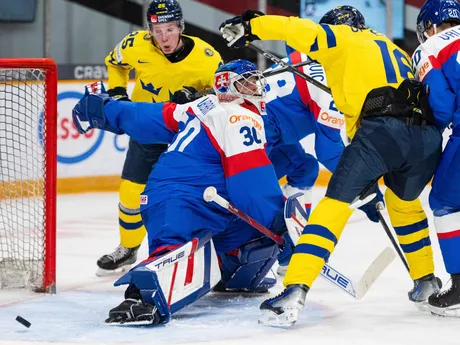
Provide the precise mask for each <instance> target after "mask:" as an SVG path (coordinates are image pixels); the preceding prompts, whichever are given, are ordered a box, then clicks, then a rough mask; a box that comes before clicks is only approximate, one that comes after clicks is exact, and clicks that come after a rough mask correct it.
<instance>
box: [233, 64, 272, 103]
mask: <svg viewBox="0 0 460 345" xmlns="http://www.w3.org/2000/svg"><path fill="white" fill-rule="evenodd" d="M233 85H234V86H235V89H236V91H238V92H239V93H241V94H242V95H245V96H251V97H260V98H263V97H265V88H266V85H267V82H266V80H265V77H264V76H263V74H262V72H261V71H252V72H248V73H245V74H243V75H240V76H238V79H237V80H235V81H234V84H233Z"/></svg>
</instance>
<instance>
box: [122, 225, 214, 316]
mask: <svg viewBox="0 0 460 345" xmlns="http://www.w3.org/2000/svg"><path fill="white" fill-rule="evenodd" d="M211 235H212V234H211V233H210V232H207V233H205V234H203V235H201V236H199V237H197V238H194V239H193V240H191V241H190V242H187V243H186V244H184V245H182V246H180V247H177V248H176V249H174V250H172V251H170V252H168V253H166V254H164V255H161V256H159V257H158V256H156V257H150V258H148V259H147V260H145V261H143V262H141V263H140V264H139V265H137V266H136V267H134V268H133V269H131V271H129V272H128V273H127V274H125V275H124V276H123V277H121V278H120V279H118V280H117V281H116V282H115V284H114V285H115V286H118V285H124V284H134V285H135V286H136V287H137V288H138V289H139V290H140V294H141V297H142V301H143V302H144V303H149V304H152V305H155V306H156V307H157V309H158V311H159V313H160V315H161V319H162V320H161V322H162V323H167V322H168V321H169V319H170V317H171V314H173V313H175V312H177V311H178V310H180V309H182V308H183V307H185V306H187V305H189V304H191V303H193V302H195V301H196V300H197V299H199V298H200V297H202V296H203V295H205V294H207V293H208V292H209V291H211V289H212V288H213V287H214V286H215V285H216V284H217V283H218V282H219V281H220V278H221V277H220V269H219V263H218V260H217V255H216V251H215V249H214V244H213V242H212V236H211Z"/></svg>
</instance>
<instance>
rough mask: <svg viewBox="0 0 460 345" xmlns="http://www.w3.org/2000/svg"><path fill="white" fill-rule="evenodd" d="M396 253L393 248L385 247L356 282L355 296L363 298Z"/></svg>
mask: <svg viewBox="0 0 460 345" xmlns="http://www.w3.org/2000/svg"><path fill="white" fill-rule="evenodd" d="M395 257H396V254H395V252H394V250H393V249H391V248H390V247H386V248H385V249H384V250H383V251H382V252H381V253H380V254H379V255H378V256H377V257H376V258H375V260H374V261H373V262H372V263H371V264H370V266H369V267H368V268H367V270H366V272H364V274H363V276H362V278H361V280H360V281H359V282H358V283H357V284H356V286H355V287H354V288H355V298H356V299H361V298H363V297H364V296H365V295H366V293H367V291H369V289H370V287H371V286H372V284H374V282H375V281H376V280H377V278H378V277H379V276H380V275H381V274H382V272H383V271H385V269H386V268H387V267H388V266H389V265H390V264H391V262H392V261H393V260H394V259H395Z"/></svg>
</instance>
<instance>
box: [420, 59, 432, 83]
mask: <svg viewBox="0 0 460 345" xmlns="http://www.w3.org/2000/svg"><path fill="white" fill-rule="evenodd" d="M428 68H430V63H429V62H428V61H427V62H425V63H424V64H423V66H421V67H420V69H419V71H418V77H419V79H420V80H422V79H423V77H424V76H425V74H426V72H427V71H428Z"/></svg>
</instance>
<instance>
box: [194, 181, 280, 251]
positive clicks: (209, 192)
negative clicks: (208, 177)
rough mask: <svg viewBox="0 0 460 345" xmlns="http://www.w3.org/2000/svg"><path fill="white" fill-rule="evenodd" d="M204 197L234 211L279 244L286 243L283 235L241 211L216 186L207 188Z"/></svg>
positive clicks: (207, 200)
mask: <svg viewBox="0 0 460 345" xmlns="http://www.w3.org/2000/svg"><path fill="white" fill-rule="evenodd" d="M203 198H204V200H205V201H206V202H211V201H214V202H215V203H216V204H217V205H219V206H220V207H222V208H225V209H226V210H228V211H230V212H231V213H233V214H234V215H235V216H237V217H238V218H240V219H242V220H244V221H245V222H246V223H248V224H249V225H251V226H253V227H254V228H256V229H257V230H259V231H260V232H261V233H263V234H264V235H266V236H267V237H269V238H271V239H272V240H273V241H275V242H276V243H278V244H279V245H282V246H283V245H284V239H283V238H282V237H281V236H279V235H277V234H275V233H274V232H273V231H271V230H270V229H268V228H266V227H265V226H263V225H262V224H260V223H259V222H257V221H255V220H254V219H252V218H251V217H250V216H248V215H247V214H246V213H244V212H242V211H240V210H239V209H237V208H236V207H235V206H233V205H232V204H230V203H229V202H228V201H227V200H225V199H224V198H222V197H221V196H220V195H219V194H217V190H216V188H215V187H208V188H206V190H205V191H204V194H203Z"/></svg>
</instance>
